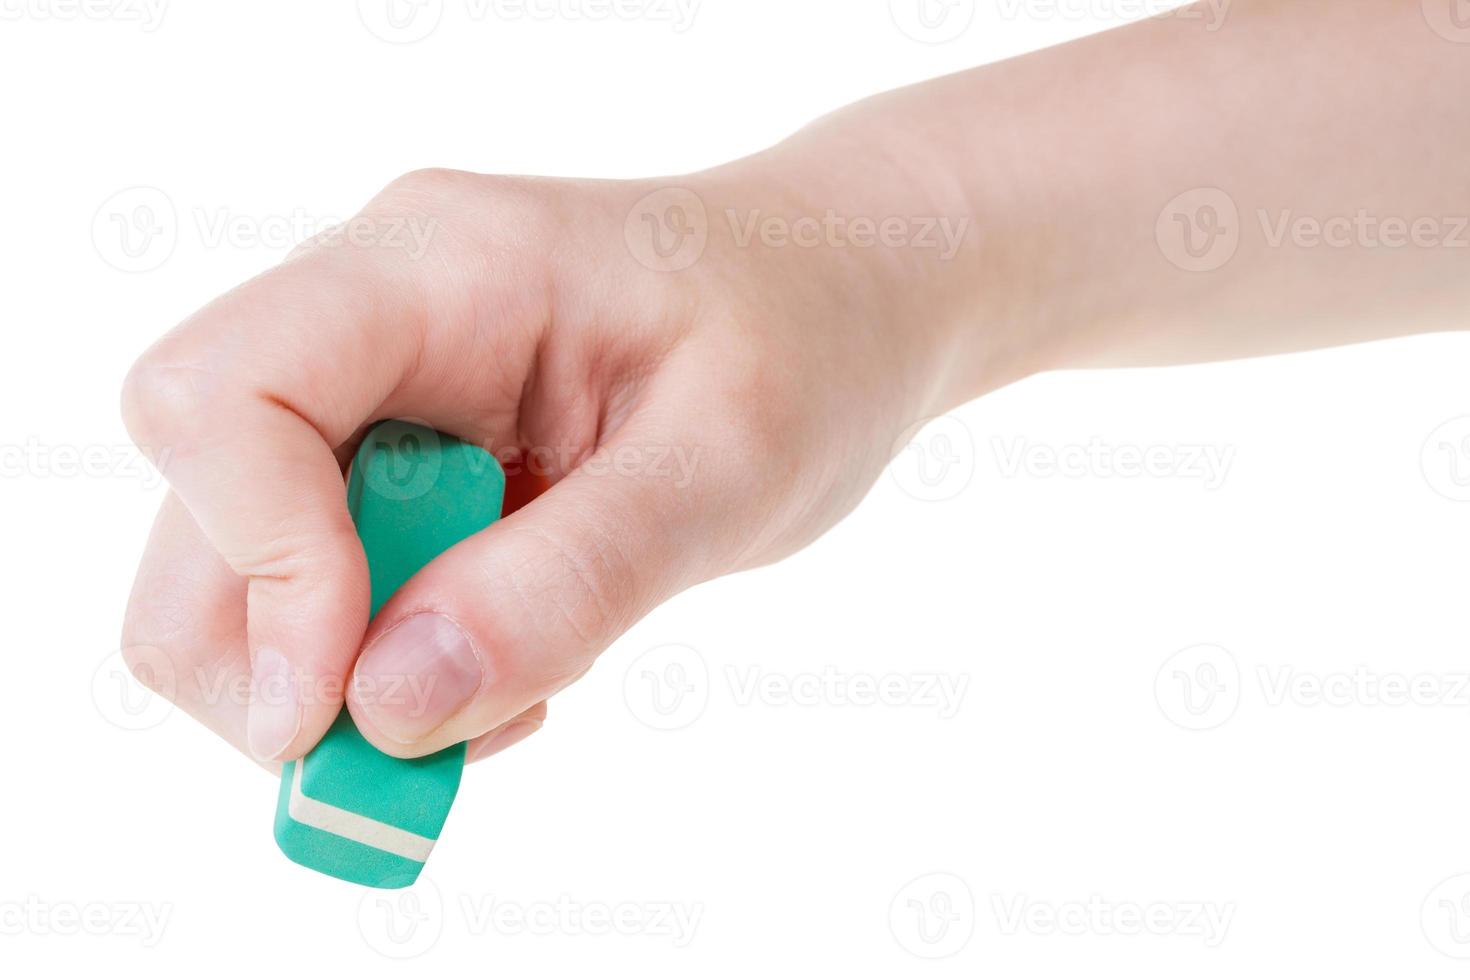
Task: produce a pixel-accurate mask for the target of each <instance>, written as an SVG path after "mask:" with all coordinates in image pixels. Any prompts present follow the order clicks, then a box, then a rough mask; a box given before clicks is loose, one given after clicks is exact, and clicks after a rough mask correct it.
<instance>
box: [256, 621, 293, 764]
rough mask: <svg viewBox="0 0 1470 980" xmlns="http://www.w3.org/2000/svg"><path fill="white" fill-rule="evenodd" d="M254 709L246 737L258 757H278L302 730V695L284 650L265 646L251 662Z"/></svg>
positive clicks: (262, 758) (263, 758) (267, 759)
mask: <svg viewBox="0 0 1470 980" xmlns="http://www.w3.org/2000/svg"><path fill="white" fill-rule="evenodd" d="M250 686H251V697H250V710H249V711H248V712H247V713H246V718H245V738H246V741H247V742H249V744H250V751H251V752H252V753H253V754H254V755H255V757H256V758H257V759H261V760H264V761H270V760H271V759H275V758H278V757H279V756H280V755H281V753H282V752H285V751H286V749H287V748H288V747H289V746H290V744H291V743H292V742H294V741H296V735H297V733H299V732H300V731H301V698H300V695H299V693H298V692H297V690H296V677H295V674H294V673H293V672H292V670H291V664H290V662H289V661H288V660H287V659H286V658H285V657H283V656H281V654H280V651H278V650H273V649H271V648H270V647H261V648H260V649H259V650H257V651H255V656H254V657H253V658H251V665H250Z"/></svg>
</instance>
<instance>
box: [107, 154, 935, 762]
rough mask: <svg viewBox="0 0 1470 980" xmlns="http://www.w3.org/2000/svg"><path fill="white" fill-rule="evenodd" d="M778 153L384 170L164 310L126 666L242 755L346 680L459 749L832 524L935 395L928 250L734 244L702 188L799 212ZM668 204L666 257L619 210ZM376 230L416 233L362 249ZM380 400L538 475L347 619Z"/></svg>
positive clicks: (362, 588)
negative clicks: (682, 251) (685, 249)
mask: <svg viewBox="0 0 1470 980" xmlns="http://www.w3.org/2000/svg"><path fill="white" fill-rule="evenodd" d="M784 167H785V164H782V165H780V166H777V165H774V164H771V163H769V162H764V163H762V162H756V161H751V162H746V163H743V164H740V165H732V167H730V168H725V169H724V170H721V171H714V172H710V173H708V174H704V175H697V176H695V177H691V178H687V179H684V180H681V181H679V182H678V184H679V186H680V187H681V188H683V189H684V190H682V191H680V192H670V191H665V190H661V186H662V185H660V184H658V183H656V182H594V181H566V180H542V179H527V178H502V177H489V176H481V175H475V174H469V173H461V172H452V171H424V172H417V173H413V174H409V175H408V176H406V177H404V178H401V179H399V180H397V181H395V182H394V183H393V184H391V185H390V186H389V187H388V188H387V189H386V190H384V191H383V192H382V193H381V194H380V195H379V196H378V197H377V198H376V199H375V200H373V201H372V202H371V203H370V204H369V205H368V206H367V208H366V209H365V210H364V211H363V212H362V214H361V215H360V216H359V217H358V218H355V219H353V221H352V222H349V223H348V225H347V229H348V231H349V232H350V233H349V234H345V235H339V236H329V237H327V238H325V239H323V240H318V241H313V242H309V243H307V244H306V245H305V246H304V247H302V248H301V249H298V250H297V252H296V253H293V255H292V256H291V257H290V258H289V259H288V260H287V261H285V262H284V263H283V264H281V265H280V266H279V267H277V268H275V269H273V270H271V271H269V272H267V273H265V274H263V275H262V276H260V277H258V278H256V279H254V280H252V281H250V282H248V283H246V284H244V285H242V286H240V287H238V288H237V289H235V290H234V291H232V292H230V293H228V294H226V295H225V296H223V297H220V298H219V299H217V300H216V301H214V302H213V303H211V304H210V305H209V306H207V307H205V308H204V309H203V310H201V311H200V312H199V313H197V314H195V315H194V316H193V317H191V318H190V319H189V320H187V321H186V322H185V323H183V324H182V325H181V326H179V327H178V328H176V329H175V330H174V331H172V332H171V333H169V334H168V335H167V336H165V337H164V338H163V339H162V340H160V341H159V342H158V343H157V344H156V345H155V346H154V347H153V348H152V349H150V350H149V351H148V352H147V353H146V354H145V355H144V356H143V357H142V358H141V359H140V360H139V361H138V363H137V364H136V365H135V366H134V368H133V370H132V371H131V373H130V374H129V377H128V379H127V382H126V384H125V386H124V394H123V410H124V417H125V420H126V422H127V425H128V428H129V430H130V432H131V433H132V435H133V437H134V438H135V440H136V441H137V442H138V443H139V444H140V445H141V446H143V447H145V449H147V450H148V451H149V452H150V453H152V454H153V455H154V456H155V459H156V460H157V461H158V462H159V464H160V466H161V468H163V469H164V471H165V475H166V476H167V478H168V480H169V482H170V484H171V485H172V489H173V493H172V494H171V495H170V497H169V498H168V499H167V501H166V502H165V503H164V505H163V508H162V511H161V513H160V514H159V517H158V519H157V522H156V524H155V527H154V529H153V532H152V535H151V538H150V540H149V543H148V546H147V549H146V552H145V554H144V557H143V560H142V564H141V567H140V570H139V573H138V577H137V582H136V584H135V587H134V591H133V595H132V598H131V601H130V603H129V608H128V613H127V618H126V622H125V626H124V640H123V642H124V647H125V652H126V655H127V656H128V657H129V659H130V662H131V663H132V664H133V665H134V667H135V670H136V672H137V673H138V674H139V676H140V677H143V678H144V679H145V681H151V682H152V683H154V685H155V686H156V687H158V688H159V689H161V690H164V691H165V693H167V694H168V695H169V696H170V697H173V698H174V699H175V700H176V701H177V702H178V703H179V704H180V705H181V706H183V707H184V708H185V709H186V710H188V711H189V712H190V713H192V714H193V715H195V716H196V717H198V718H199V719H201V720H202V721H204V722H205V723H206V724H207V725H209V726H210V727H211V728H213V729H214V730H215V731H217V732H218V733H219V734H221V735H223V736H224V737H225V738H226V739H228V740H229V741H231V742H232V743H234V744H235V745H236V746H238V747H240V748H241V749H244V750H248V751H249V752H250V753H251V754H253V755H254V756H255V757H256V758H258V759H260V760H263V761H266V762H267V763H268V764H273V763H275V762H279V761H282V760H289V759H293V758H297V757H300V756H301V755H303V754H305V753H306V752H307V751H309V750H310V749H311V748H312V746H313V745H315V744H316V742H317V740H318V739H319V738H320V737H321V736H322V734H323V733H324V732H325V731H326V729H327V727H328V726H329V725H330V724H331V722H332V720H333V719H334V718H335V717H336V715H337V714H338V713H339V711H340V709H341V707H342V704H343V702H344V698H345V703H346V704H347V706H348V708H349V709H350V710H351V713H352V716H353V719H354V721H355V722H356V724H357V726H358V727H359V729H360V730H361V731H362V732H363V734H364V735H365V736H366V737H367V738H368V739H369V740H370V741H372V742H373V744H375V745H376V746H378V747H379V748H380V749H382V750H383V751H385V752H387V753H390V754H392V755H396V756H403V757H413V756H419V755H423V754H426V753H430V752H433V751H436V750H438V749H441V748H444V747H446V746H449V745H452V744H455V743H457V742H461V741H465V740H470V741H471V745H470V750H469V758H470V759H471V760H474V759H476V758H481V757H484V756H485V755H488V754H490V753H492V752H494V751H498V750H499V749H500V748H503V747H505V746H507V745H509V744H511V743H512V742H514V741H516V740H519V739H520V738H521V737H524V736H525V735H527V734H530V733H531V732H533V731H534V730H535V729H536V728H537V727H539V725H540V722H541V720H542V719H543V718H544V716H545V700H546V698H548V697H549V696H550V695H551V694H553V693H555V692H556V691H558V690H559V689H561V688H562V687H564V686H565V685H567V684H568V683H570V682H571V681H573V680H574V679H576V678H577V677H579V676H580V675H581V674H582V673H583V672H585V671H586V670H587V669H588V668H589V667H590V666H591V664H592V662H593V661H594V659H595V658H596V657H597V655H598V654H599V653H600V652H601V651H602V650H603V649H604V648H606V647H607V646H608V645H609V644H610V643H611V642H612V641H613V640H614V639H615V638H616V637H617V636H618V635H619V634H621V633H622V632H623V631H624V630H625V629H626V628H627V627H629V626H630V625H631V624H632V623H634V622H635V621H637V620H638V619H639V618H640V617H642V616H643V615H644V614H646V613H647V612H648V611H649V610H651V609H652V608H653V607H655V606H656V605H658V604H659V603H660V602H661V601H663V600H665V599H667V598H669V597H670V596H672V595H674V594H675V593H677V592H679V591H681V590H682V589H684V588H686V587H688V586H690V585H692V584H695V583H697V582H700V581H703V580H707V579H710V578H712V577H715V576H718V575H721V574H724V573H726V572H729V571H732V570H736V569H741V568H747V567H751V566H754V565H759V564H762V563H766V562H770V561H772V560H775V559H777V558H779V557H781V556H783V555H785V554H787V553H789V552H791V551H793V550H795V549H797V548H799V547H801V546H802V545H804V544H806V543H807V542H809V541H811V540H812V539H813V538H815V537H816V536H817V535H819V534H820V533H821V532H822V531H823V530H825V529H826V528H828V527H829V526H831V525H832V524H833V523H834V522H835V521H836V520H837V519H838V518H840V517H841V516H842V515H843V514H845V513H846V512H847V511H848V510H850V509H851V508H852V507H853V506H855V505H856V503H857V502H858V501H859V500H860V499H861V497H862V496H863V494H864V493H865V491H866V490H867V488H868V487H869V486H870V485H871V483H872V481H873V480H874V479H875V477H876V475H877V474H878V473H879V472H880V471H881V469H882V467H883V465H884V464H885V463H886V461H887V460H888V458H889V456H890V454H891V453H892V451H893V450H894V449H895V448H896V447H895V445H894V443H895V439H896V438H897V437H898V436H899V434H900V433H901V432H902V431H903V430H904V429H906V428H907V427H908V426H909V425H910V424H911V423H912V422H914V421H916V420H917V419H920V418H922V417H924V416H926V415H929V414H932V413H933V412H934V411H937V410H938V409H939V408H941V407H942V405H941V404H940V402H941V401H942V400H943V399H944V397H945V396H946V394H947V393H945V392H944V391H943V390H942V389H943V386H942V385H941V384H940V383H939V381H938V380H937V379H939V378H940V377H941V376H942V375H943V373H944V370H943V368H944V362H945V358H946V346H945V342H944V341H945V338H946V334H945V330H946V328H945V326H944V325H943V323H942V318H939V317H931V316H929V315H928V313H929V311H927V310H926V309H925V307H924V303H923V302H922V297H921V296H918V295H916V294H915V290H914V289H913V283H914V281H915V272H916V271H918V270H917V267H916V266H915V263H916V262H923V261H926V259H922V258H921V259H916V258H915V257H914V256H913V255H903V256H899V255H895V254H893V253H891V252H890V251H888V250H885V249H882V248H877V249H863V250H854V249H834V248H821V247H818V248H795V247H781V246H780V245H771V244H769V243H765V242H763V241H761V240H760V239H759V238H757V239H756V240H754V241H751V240H746V241H741V240H739V236H738V235H736V234H735V233H734V228H733V225H727V224H726V223H725V222H723V221H722V220H720V219H719V215H721V214H722V213H724V212H725V211H727V210H730V209H745V210H750V209H758V210H762V211H764V213H778V214H781V213H785V214H791V213H802V212H805V211H807V210H809V204H810V202H805V201H802V200H801V199H800V195H799V194H798V193H797V192H796V191H794V190H793V188H794V187H796V186H799V185H800V182H798V181H794V180H791V179H789V171H784V170H783V168H784ZM671 195H672V196H671ZM691 195H692V196H691ZM681 201H683V202H689V201H693V202H697V207H698V208H699V209H700V210H701V211H702V212H703V215H704V216H713V217H710V218H709V219H708V240H707V243H705V244H704V247H703V252H702V254H699V255H698V256H697V259H696V260H695V261H693V262H692V264H688V265H687V267H683V268H670V267H669V266H679V265H682V264H683V263H682V260H681V261H678V262H673V263H670V264H667V265H666V264H665V263H664V262H663V258H662V257H661V256H660V255H659V254H658V253H657V252H654V251H652V250H651V248H650V246H651V244H652V239H647V240H640V238H639V236H640V235H641V234H644V233H650V234H651V233H653V231H654V229H656V228H657V229H659V230H660V231H661V233H664V234H667V235H672V234H673V232H674V231H677V230H678V222H677V221H676V222H674V224H672V225H667V226H664V225H662V224H661V223H662V222H663V221H664V219H667V218H669V217H670V216H671V215H672V216H674V217H676V218H682V219H684V220H687V219H690V218H691V217H693V218H695V219H696V220H698V219H699V218H700V217H701V216H700V215H694V214H692V213H691V212H688V211H684V210H680V208H679V206H678V202H681ZM671 203H672V204H673V205H674V210H673V211H670V210H669V205H670V204H671ZM645 221H647V222H650V224H648V225H647V226H646V227H645V225H644V222H645ZM404 227H415V228H417V229H418V230H419V231H425V230H427V231H428V232H430V233H429V234H427V235H426V236H425V238H426V240H427V248H426V250H425V251H423V253H422V254H421V255H417V256H415V255H411V254H409V253H408V252H407V251H406V250H405V249H403V248H393V247H387V246H386V245H385V244H384V242H386V241H388V240H389V239H390V238H391V235H392V233H393V229H395V228H397V229H400V230H401V229H403V228H404ZM669 241H671V242H674V243H675V244H677V243H678V242H679V241H682V239H674V238H670V239H669ZM685 257H686V258H687V256H685ZM389 417H402V418H412V419H414V420H416V421H419V422H422V423H424V424H426V425H429V426H432V427H434V428H436V429H439V430H443V431H445V432H449V433H452V434H454V435H456V436H459V437H460V438H462V439H464V440H466V441H469V442H473V443H476V444H478V445H480V446H484V447H486V448H487V449H489V450H490V451H491V452H493V453H494V454H495V455H496V456H497V458H498V459H500V460H501V462H502V463H503V464H504V465H505V467H506V469H507V471H508V473H510V474H511V476H512V482H513V483H514V482H516V480H517V474H521V475H522V478H524V474H527V473H530V474H533V475H543V476H544V477H545V479H546V481H547V482H549V483H550V484H551V486H550V489H549V490H548V491H547V492H545V493H544V494H543V495H542V496H540V497H538V498H537V499H535V500H534V501H532V502H531V503H530V504H529V505H527V506H525V507H524V508H523V509H520V510H518V511H516V512H515V513H512V514H510V515H509V516H507V517H506V518H504V519H503V520H501V521H499V522H497V523H496V524H494V525H493V526H492V527H491V528H489V529H488V530H487V531H485V532H483V533H481V534H479V535H477V536H475V537H473V538H471V539H469V540H467V541H465V542H463V543H461V544H460V545H458V546H456V547H454V548H452V549H451V550H449V551H448V552H446V553H445V554H444V555H442V556H441V557H440V558H438V559H437V560H435V561H434V562H433V563H432V564H430V565H429V566H428V567H426V568H425V569H424V570H423V571H422V572H421V573H420V574H418V575H417V576H416V577H414V578H413V579H412V580H411V581H410V582H409V583H408V584H407V585H405V586H404V587H403V588H402V589H401V590H400V591H399V592H398V593H397V594H396V595H395V596H394V597H393V598H392V599H391V600H390V601H389V602H388V603H387V604H386V605H385V606H384V607H383V609H382V610H381V611H380V613H379V615H378V616H377V617H376V618H375V619H374V620H373V622H372V623H371V624H369V622H368V581H367V571H366V567H365V563H364V558H363V553H362V548H361V546H360V544H359V542H358V540H357V537H356V535H355V532H354V528H353V525H352V521H351V519H350V517H349V515H348V511H347V508H346V504H345V498H344V488H343V467H344V466H345V465H346V462H347V460H349V459H350V458H351V455H352V453H353V452H354V450H355V448H356V445H357V443H358V442H359V441H360V439H361V437H362V435H363V433H364V431H365V430H366V428H367V427H368V426H369V425H370V424H371V423H372V422H374V421H375V420H378V419H383V418H389ZM252 664H253V670H252ZM160 677H164V678H166V681H167V682H166V683H159V679H160ZM387 692H394V696H393V697H388V696H386V693H387ZM403 692H413V695H412V696H409V697H404V696H403Z"/></svg>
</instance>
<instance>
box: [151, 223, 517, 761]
mask: <svg viewBox="0 0 1470 980" xmlns="http://www.w3.org/2000/svg"><path fill="white" fill-rule="evenodd" d="M417 275H418V270H417V269H409V268H406V267H404V265H403V260H401V259H398V260H396V261H395V260H394V259H392V258H391V257H384V256H381V255H378V254H376V253H373V252H372V251H371V250H362V251H344V250H340V249H338V250H332V249H327V250H322V251H319V252H314V253H308V254H306V255H304V256H301V257H299V258H297V259H295V260H293V261H290V262H287V263H285V264H284V265H282V266H280V267H278V268H277V269H274V270H272V271H271V272H269V273H267V274H265V275H263V276H261V277H259V278H257V279H255V280H253V281H251V282H249V283H246V284H245V285H244V286H241V287H240V288H238V289H236V290H235V291H234V292H232V293H230V294H228V295H226V296H225V297H222V298H221V299H220V300H217V301H216V302H215V303H213V304H211V305H210V306H208V307H206V308H205V309H204V310H202V311H201V312H200V313H198V314H196V315H195V316H194V317H192V318H191V319H190V320H188V321H187V322H185V323H184V324H183V325H182V326H181V327H179V328H178V329H177V330H175V331H174V332H173V333H171V334H170V335H168V336H167V337H165V338H164V339H163V340H162V341H160V342H159V343H158V344H157V345H156V346H155V347H154V348H153V349H152V350H151V351H149V352H148V353H147V354H146V355H145V356H144V357H143V358H142V359H141V360H140V361H139V362H138V364H137V365H136V366H135V367H134V369H133V371H132V372H131V373H130V375H129V377H128V381H127V383H126V384H125V386H124V397H123V414H124V419H125V421H126V423H127V425H128V429H129V431H130V432H131V434H132V435H133V437H134V439H135V440H136V441H137V442H138V443H139V444H140V445H141V446H144V447H145V448H146V449H147V450H149V451H150V452H151V453H152V455H153V456H154V458H155V460H156V461H157V462H158V463H159V465H160V467H161V468H162V469H163V470H164V473H165V476H166V477H167V478H168V480H169V482H170V484H171V485H172V487H173V489H174V490H175V492H176V493H177V494H178V495H179V497H180V499H181V500H182V501H183V504H184V506H185V507H186V508H187V509H188V512H189V514H190V515H192V517H193V519H194V520H195V521H196V522H197V523H198V525H199V527H200V529H202V531H203V533H204V535H205V536H206V537H207V538H208V539H209V542H210V543H211V545H213V547H214V548H215V549H216V550H217V551H218V552H219V554H220V555H221V556H222V557H223V559H224V561H225V563H226V564H227V565H228V567H229V568H230V569H231V570H232V571H233V572H235V573H236V574H237V575H240V576H243V577H244V578H245V579H246V580H247V585H246V596H247V602H246V606H247V635H248V644H249V651H250V660H251V664H252V675H253V680H254V698H253V700H252V703H251V707H250V710H249V712H248V716H247V725H246V732H247V741H248V744H249V748H250V750H251V751H252V752H253V753H254V754H255V755H256V756H257V757H258V758H261V759H268V760H283V759H292V758H297V757H299V756H301V755H302V754H304V753H305V752H306V751H307V750H309V749H310V748H311V746H313V745H314V744H315V743H316V742H317V740H318V739H319V738H320V737H321V735H322V734H323V733H324V732H325V731H326V729H327V727H328V726H329V725H330V724H331V722H332V720H333V719H334V718H335V717H336V715H337V714H338V712H339V711H340V709H341V706H342V701H343V688H344V686H345V680H346V677H347V674H348V670H349V668H350V666H351V664H352V661H353V660H354V659H355V657H356V655H357V651H358V648H359V644H360V640H361V637H362V635H363V631H364V629H365V628H366V625H367V618H368V595H369V590H368V577H367V569H366V565H365V561H364V558H363V553H362V548H361V546H360V545H359V543H358V540H357V536H356V534H355V532H354V529H353V525H352V521H351V519H350V517H349V515H348V512H347V506H346V502H345V494H344V488H343V481H342V472H341V468H340V465H339V463H338V459H337V457H336V456H335V455H334V449H335V448H336V447H338V446H339V445H341V444H342V443H344V442H346V441H347V440H349V439H350V437H351V436H352V434H353V433H354V432H355V431H357V430H358V429H359V428H360V427H361V425H362V423H364V422H366V421H370V420H371V419H372V418H374V417H376V416H377V414H378V413H379V412H382V411H384V410H391V409H392V407H393V400H394V398H395V397H396V396H399V395H403V396H405V397H412V398H413V399H414V400H415V402H416V404H417V405H419V406H421V407H420V409H419V411H420V413H421V414H424V415H431V414H433V413H438V412H441V411H442V412H445V413H457V412H462V411H463V410H464V405H463V404H460V403H458V402H456V400H455V399H454V398H453V397H452V394H453V393H452V392H451V391H450V390H449V388H448V386H445V385H442V384H436V383H435V379H431V378H426V377H424V376H423V372H419V373H415V366H417V365H420V364H422V363H424V362H425V360H426V359H432V360H433V361H434V362H435V363H456V352H455V351H454V350H453V347H454V344H455V333H454V331H452V330H444V331H438V332H436V337H437V338H438V339H437V341H436V343H437V345H438V346H436V347H435V348H434V349H433V350H426V349H425V347H424V345H423V344H422V342H421V341H422V338H423V336H424V333H425V331H424V329H423V324H424V321H425V317H426V313H425V310H426V309H427V308H428V307H429V306H430V305H432V304H431V301H430V298H429V292H430V290H429V287H428V286H427V285H426V284H425V283H424V282H422V281H420V279H418V278H417ZM462 360H463V359H462V358H460V359H459V362H462ZM420 388H422V389H423V390H420ZM424 390H427V391H429V392H434V391H437V392H439V394H438V396H437V397H435V396H434V395H432V394H429V395H425V393H424ZM503 414H505V415H507V416H509V415H511V414H512V413H503Z"/></svg>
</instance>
